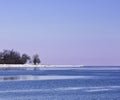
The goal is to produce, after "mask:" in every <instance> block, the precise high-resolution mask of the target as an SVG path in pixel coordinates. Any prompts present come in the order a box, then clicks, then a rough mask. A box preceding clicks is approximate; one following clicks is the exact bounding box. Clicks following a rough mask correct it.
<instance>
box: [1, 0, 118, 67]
mask: <svg viewBox="0 0 120 100" xmlns="http://www.w3.org/2000/svg"><path fill="white" fill-rule="evenodd" d="M119 5H120V1H119V0H9V1H8V0H0V14H1V15H0V51H2V50H3V49H14V50H16V51H18V52H20V53H24V52H25V53H27V54H29V55H33V54H36V53H38V54H39V55H40V58H41V61H42V63H43V64H55V65H57V64H58V65H59V64H60V65H64V64H67V65H74V64H75V65H79V64H80V65H98V66H100V65H111V66H113V65H120V55H119V53H120V46H119V43H120V29H119V26H120V13H119V11H120V6H119Z"/></svg>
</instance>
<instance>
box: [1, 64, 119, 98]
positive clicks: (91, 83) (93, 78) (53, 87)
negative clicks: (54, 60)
mask: <svg viewBox="0 0 120 100" xmlns="http://www.w3.org/2000/svg"><path fill="white" fill-rule="evenodd" d="M0 100H120V67H115V66H114V67H109V66H108V67H92V66H91V67H82V68H41V69H40V70H0Z"/></svg>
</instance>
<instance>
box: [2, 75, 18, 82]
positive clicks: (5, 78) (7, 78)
mask: <svg viewBox="0 0 120 100" xmlns="http://www.w3.org/2000/svg"><path fill="white" fill-rule="evenodd" d="M18 79H19V77H15V76H7V77H6V76H5V77H0V81H9V80H18Z"/></svg>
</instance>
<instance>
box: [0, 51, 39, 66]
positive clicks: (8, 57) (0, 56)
mask: <svg viewBox="0 0 120 100" xmlns="http://www.w3.org/2000/svg"><path fill="white" fill-rule="evenodd" d="M40 62H41V61H40V58H39V55H38V54H35V55H34V56H33V57H32V58H31V57H30V56H29V55H27V54H25V53H24V54H22V55H21V54H20V53H19V52H17V51H14V50H3V52H0V64H26V63H34V64H39V63H40Z"/></svg>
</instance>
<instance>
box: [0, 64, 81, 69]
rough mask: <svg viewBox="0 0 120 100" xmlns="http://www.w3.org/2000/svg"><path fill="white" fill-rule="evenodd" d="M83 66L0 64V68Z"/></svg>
mask: <svg viewBox="0 0 120 100" xmlns="http://www.w3.org/2000/svg"><path fill="white" fill-rule="evenodd" d="M73 67H78V68H79V67H83V65H42V64H39V65H34V64H0V69H31V70H36V69H41V68H73Z"/></svg>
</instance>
